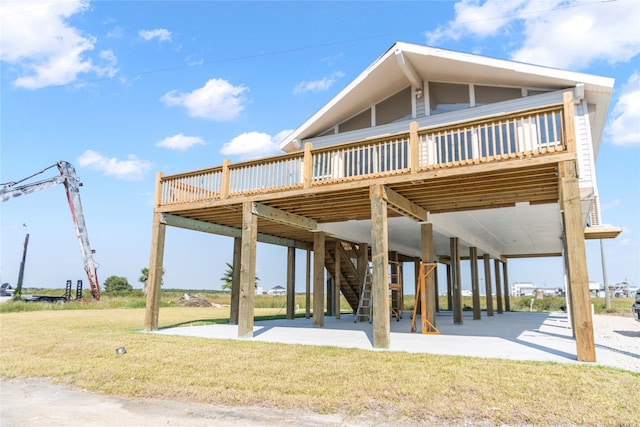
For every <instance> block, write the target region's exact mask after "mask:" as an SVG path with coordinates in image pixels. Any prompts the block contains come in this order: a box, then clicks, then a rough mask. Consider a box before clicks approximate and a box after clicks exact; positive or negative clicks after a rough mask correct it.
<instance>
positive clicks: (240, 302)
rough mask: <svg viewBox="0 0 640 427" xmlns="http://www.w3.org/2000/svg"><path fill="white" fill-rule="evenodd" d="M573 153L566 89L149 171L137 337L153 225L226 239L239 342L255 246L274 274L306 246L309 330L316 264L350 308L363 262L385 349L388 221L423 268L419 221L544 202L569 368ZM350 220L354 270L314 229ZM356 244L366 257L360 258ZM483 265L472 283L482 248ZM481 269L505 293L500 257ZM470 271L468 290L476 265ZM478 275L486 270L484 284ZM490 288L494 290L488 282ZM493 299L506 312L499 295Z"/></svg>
mask: <svg viewBox="0 0 640 427" xmlns="http://www.w3.org/2000/svg"><path fill="white" fill-rule="evenodd" d="M576 151H577V150H576V139H575V123H574V100H573V93H572V92H570V91H567V92H565V93H564V95H563V102H562V104H558V105H549V106H547V107H545V108H541V109H536V110H530V111H521V112H518V113H513V114H509V115H499V116H496V117H485V118H483V119H482V120H476V121H468V122H460V123H450V124H448V125H447V126H442V127H431V128H423V129H418V125H417V123H415V122H414V123H411V125H410V127H409V129H408V130H407V132H404V133H399V134H394V135H387V136H384V137H379V138H375V139H367V140H361V141H354V142H349V143H345V144H341V145H332V146H330V147H313V146H312V145H311V144H310V143H307V144H306V145H305V146H304V150H303V151H301V152H298V153H292V154H285V155H281V156H274V157H269V158H265V159H260V160H255V161H250V162H242V163H236V164H231V163H230V162H229V161H225V162H224V164H223V165H222V166H218V167H214V168H208V169H202V170H197V171H192V172H186V173H182V174H177V175H171V176H163V175H162V174H161V173H158V176H157V184H156V195H155V211H154V225H153V232H152V245H151V258H150V263H149V272H150V274H149V281H150V283H151V284H152V285H151V287H150V291H149V293H148V296H147V311H146V315H145V329H147V330H154V329H157V327H158V310H159V294H160V278H161V276H162V271H163V266H162V264H163V256H164V239H165V229H166V226H167V225H170V226H176V227H183V228H189V229H193V230H197V231H202V232H208V233H215V234H220V235H226V236H231V237H234V238H235V243H234V265H235V266H238V267H239V268H238V270H239V272H240V273H239V277H238V278H234V286H233V288H232V309H231V316H230V317H231V318H233V319H234V320H235V319H237V324H238V337H241V338H251V337H252V336H253V295H254V291H253V288H254V284H255V265H256V250H255V249H256V243H257V242H268V243H274V244H278V245H283V246H288V247H289V256H288V267H287V268H288V277H289V276H291V277H293V271H294V263H295V261H294V256H293V255H294V254H295V250H293V248H303V249H307V250H308V252H307V283H308V284H309V280H310V276H309V274H310V273H309V272H310V257H309V254H310V252H309V251H310V250H313V253H314V258H313V259H314V260H313V272H314V273H313V296H314V299H313V319H314V326H316V327H323V326H324V311H325V310H324V297H325V294H324V292H325V285H326V283H325V275H324V271H325V269H329V271H330V274H333V275H334V276H335V277H337V278H338V279H337V286H336V287H335V288H336V289H338V290H339V291H347V290H348V288H352V289H351V291H352V293H353V294H354V295H352V296H353V297H354V298H353V299H354V301H355V296H356V295H357V294H358V293H359V289H356V288H358V287H359V286H358V285H359V284H358V283H356V282H355V281H354V285H353V286H351V284H350V283H349V282H350V279H349V276H350V275H351V276H359V277H362V271H363V268H364V267H362V268H360V267H361V266H360V264H362V265H363V266H364V265H365V264H366V265H367V267H368V265H369V262H370V263H371V271H372V298H373V299H372V300H373V306H372V307H373V338H374V339H373V341H374V342H373V344H374V347H377V348H388V347H389V317H388V308H389V287H388V285H389V279H388V271H389V253H390V250H391V251H394V249H390V247H389V242H388V239H389V230H388V218H391V217H394V216H400V215H402V216H404V217H409V218H411V219H413V220H414V221H417V222H419V223H420V228H419V230H420V231H419V234H420V236H419V245H420V254H421V256H420V257H419V258H420V259H421V260H422V262H427V263H430V262H433V261H435V260H436V258H435V257H439V256H440V255H441V254H435V253H434V230H433V224H432V223H431V222H430V221H429V219H428V215H430V214H434V213H455V212H462V211H479V210H486V209H493V208H502V207H511V206H516V204H519V203H523V204H527V205H528V206H532V205H536V204H556V205H557V206H558V211H557V212H558V213H559V215H560V216H561V218H557V221H558V223H561V224H560V225H561V226H562V230H561V231H562V236H563V237H562V238H561V240H562V241H563V244H564V256H565V265H566V269H567V271H566V273H567V276H568V280H569V285H568V289H569V295H570V298H571V303H570V307H571V310H572V318H573V319H574V326H575V327H576V330H575V334H576V345H577V352H578V359H579V360H581V361H594V360H595V347H594V342H593V326H592V320H591V313H590V308H589V307H590V305H589V298H588V276H587V268H586V255H585V249H584V227H583V224H584V221H583V216H582V208H581V199H580V196H581V194H580V187H579V182H578V181H579V176H578V172H579V171H578V159H577V154H576ZM560 212H561V213H560ZM505 219H506V217H505ZM350 220H367V221H370V229H371V238H370V242H364V243H365V245H359V246H358V247H359V249H358V250H357V252H358V254H360V255H358V256H357V263H356V264H357V265H356V264H352V266H353V267H354V268H356V273H355V274H353V272H351V271H346V270H345V269H344V268H345V266H343V265H342V264H346V263H347V262H348V263H350V264H351V263H352V261H350V259H351V258H352V256H347V257H343V256H336V252H335V251H334V252H333V255H332V252H331V249H330V248H331V247H333V248H334V249H335V248H339V246H340V245H342V244H343V243H340V242H339V241H340V240H346V239H344V237H343V236H342V235H340V234H341V233H340V232H337V233H334V235H332V234H329V233H327V232H326V231H324V230H323V229H322V228H319V227H318V226H319V225H320V224H327V227H328V226H329V225H328V224H329V223H334V225H335V223H340V224H343V225H344V224H348V221H350ZM516 222H517V220H516ZM558 223H556V224H558ZM479 227H482V225H479ZM527 232H528V230H527ZM342 233H344V230H343V231H342ZM447 237H448V238H449V246H450V248H449V250H450V251H449V254H448V255H449V259H450V265H449V267H450V271H451V277H450V278H448V281H449V285H450V286H451V290H452V291H451V297H452V300H453V311H454V322H455V323H461V322H462V308H461V296H460V289H461V281H460V259H461V257H460V239H459V236H456V235H452V236H447ZM331 241H333V242H331ZM354 243H355V244H356V245H358V244H359V243H363V242H354ZM369 249H370V252H371V254H370V257H369V258H368V259H364V258H366V257H367V256H368V255H367V252H368V250H369ZM469 249H473V251H471V255H470V256H471V257H472V258H473V262H472V264H475V263H477V251H476V249H477V248H475V247H474V248H469ZM352 252H354V251H352ZM396 255H398V252H396ZM400 255H402V254H400ZM493 256H496V255H493ZM414 257H415V255H414ZM343 258H344V262H343ZM414 259H415V258H414ZM484 260H485V275H486V272H487V265H488V260H489V254H488V253H485V254H484ZM495 260H496V263H495V264H496V267H499V264H500V263H501V262H502V263H504V264H503V267H504V283H505V284H507V283H508V279H507V274H506V263H505V262H506V259H503V256H502V255H501V254H497V257H496V258H495ZM476 267H477V266H476ZM497 269H498V268H496V270H497ZM473 276H474V279H473V280H474V281H476V282H477V279H478V273H477V270H476V271H475V273H474V274H473ZM490 280H491V278H490V276H489V275H486V281H487V283H489V281H490ZM343 281H344V284H342V282H343ZM434 283H435V282H434V280H430V281H429V283H427V285H426V288H427V290H426V292H427V293H428V294H429V295H432V296H433V295H436V288H435V284H434ZM473 286H474V288H473V289H475V290H477V289H478V286H479V285H478V283H475V282H474V284H473ZM496 286H500V285H499V279H498V278H497V277H496ZM287 287H288V291H289V292H290V293H291V294H292V293H293V292H294V284H293V281H292V280H289V279H288V283H287ZM488 289H489V288H488ZM505 291H506V288H505ZM332 292H335V291H332ZM347 293H348V292H347ZM336 294H337V292H336ZM307 295H309V291H307ZM504 297H505V304H506V308H507V310H508V296H507V293H506V292H505V295H504ZM336 300H337V298H336ZM427 300H428V301H427V302H428V304H429V305H428V307H427V313H428V316H429V317H430V318H429V321H431V322H433V321H435V319H434V318H433V316H434V313H435V306H434V304H435V298H428V299H427ZM287 313H288V315H290V314H291V315H292V313H293V299H292V298H291V300H290V301H289V300H288V303H287Z"/></svg>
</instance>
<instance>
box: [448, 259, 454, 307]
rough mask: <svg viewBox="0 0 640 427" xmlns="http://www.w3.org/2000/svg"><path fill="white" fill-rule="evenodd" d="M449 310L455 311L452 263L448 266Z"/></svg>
mask: <svg viewBox="0 0 640 427" xmlns="http://www.w3.org/2000/svg"><path fill="white" fill-rule="evenodd" d="M447 310H449V311H453V273H452V272H451V263H449V264H447Z"/></svg>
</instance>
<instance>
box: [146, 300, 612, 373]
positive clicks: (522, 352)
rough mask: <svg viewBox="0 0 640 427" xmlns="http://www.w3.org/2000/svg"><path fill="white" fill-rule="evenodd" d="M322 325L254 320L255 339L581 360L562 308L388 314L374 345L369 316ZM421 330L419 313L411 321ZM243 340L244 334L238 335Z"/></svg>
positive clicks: (601, 358) (599, 350)
mask: <svg viewBox="0 0 640 427" xmlns="http://www.w3.org/2000/svg"><path fill="white" fill-rule="evenodd" d="M324 322H325V324H324V327H323V328H319V327H314V326H313V319H305V318H297V319H294V320H267V321H260V322H255V324H254V329H253V338H248V339H250V340H254V341H263V342H274V343H283V344H304V345H321V346H335V347H344V348H359V349H364V350H375V351H404V352H409V353H428V354H442V355H455V356H469V357H481V358H500V359H510V360H529V361H541V362H558V363H580V362H578V361H577V356H576V343H575V339H574V338H573V336H572V330H571V328H570V322H569V319H568V318H567V315H566V314H564V313H520V312H519V313H513V312H509V313H502V314H495V315H494V316H491V317H487V316H486V315H485V313H483V317H482V319H481V320H473V318H472V314H471V313H467V312H465V313H464V316H463V324H462V325H455V324H454V323H453V315H452V314H451V313H450V312H441V313H438V314H437V316H436V326H437V328H438V329H439V331H440V334H437V335H436V334H425V335H423V334H420V333H419V332H417V333H411V319H410V313H409V312H405V313H404V315H403V318H401V319H400V320H399V321H396V319H391V336H390V346H389V348H388V349H384V350H380V349H374V347H373V344H372V343H373V328H372V325H371V324H370V323H368V322H358V323H355V322H354V316H353V315H342V316H341V319H339V320H337V319H335V317H330V316H325V318H324ZM416 323H417V324H416V326H417V329H418V330H420V325H419V319H418V322H416ZM154 333H156V334H161V335H182V336H190V337H201V338H213V339H229V340H237V339H240V338H238V337H237V334H238V329H237V326H235V325H219V324H217V325H204V326H181V327H172V328H166V329H161V330H158V331H155V332H154ZM243 339H244V340H246V339H247V338H243ZM598 344H599V343H598V342H597V341H596V357H597V362H596V364H600V365H605V366H613V367H616V358H615V356H614V353H615V352H616V350H615V349H612V348H609V347H607V346H605V345H598Z"/></svg>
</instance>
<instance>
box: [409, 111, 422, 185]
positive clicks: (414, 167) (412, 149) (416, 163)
mask: <svg viewBox="0 0 640 427" xmlns="http://www.w3.org/2000/svg"><path fill="white" fill-rule="evenodd" d="M419 145H420V138H419V137H418V122H411V123H410V124H409V154H410V155H411V160H410V165H411V173H416V172H418V169H419V168H420V160H419V159H420V154H419Z"/></svg>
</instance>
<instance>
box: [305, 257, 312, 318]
mask: <svg viewBox="0 0 640 427" xmlns="http://www.w3.org/2000/svg"><path fill="white" fill-rule="evenodd" d="M306 279H307V281H306V284H305V288H304V289H305V301H304V302H305V309H304V310H305V311H304V318H305V319H309V318H311V250H310V249H307V271H306Z"/></svg>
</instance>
